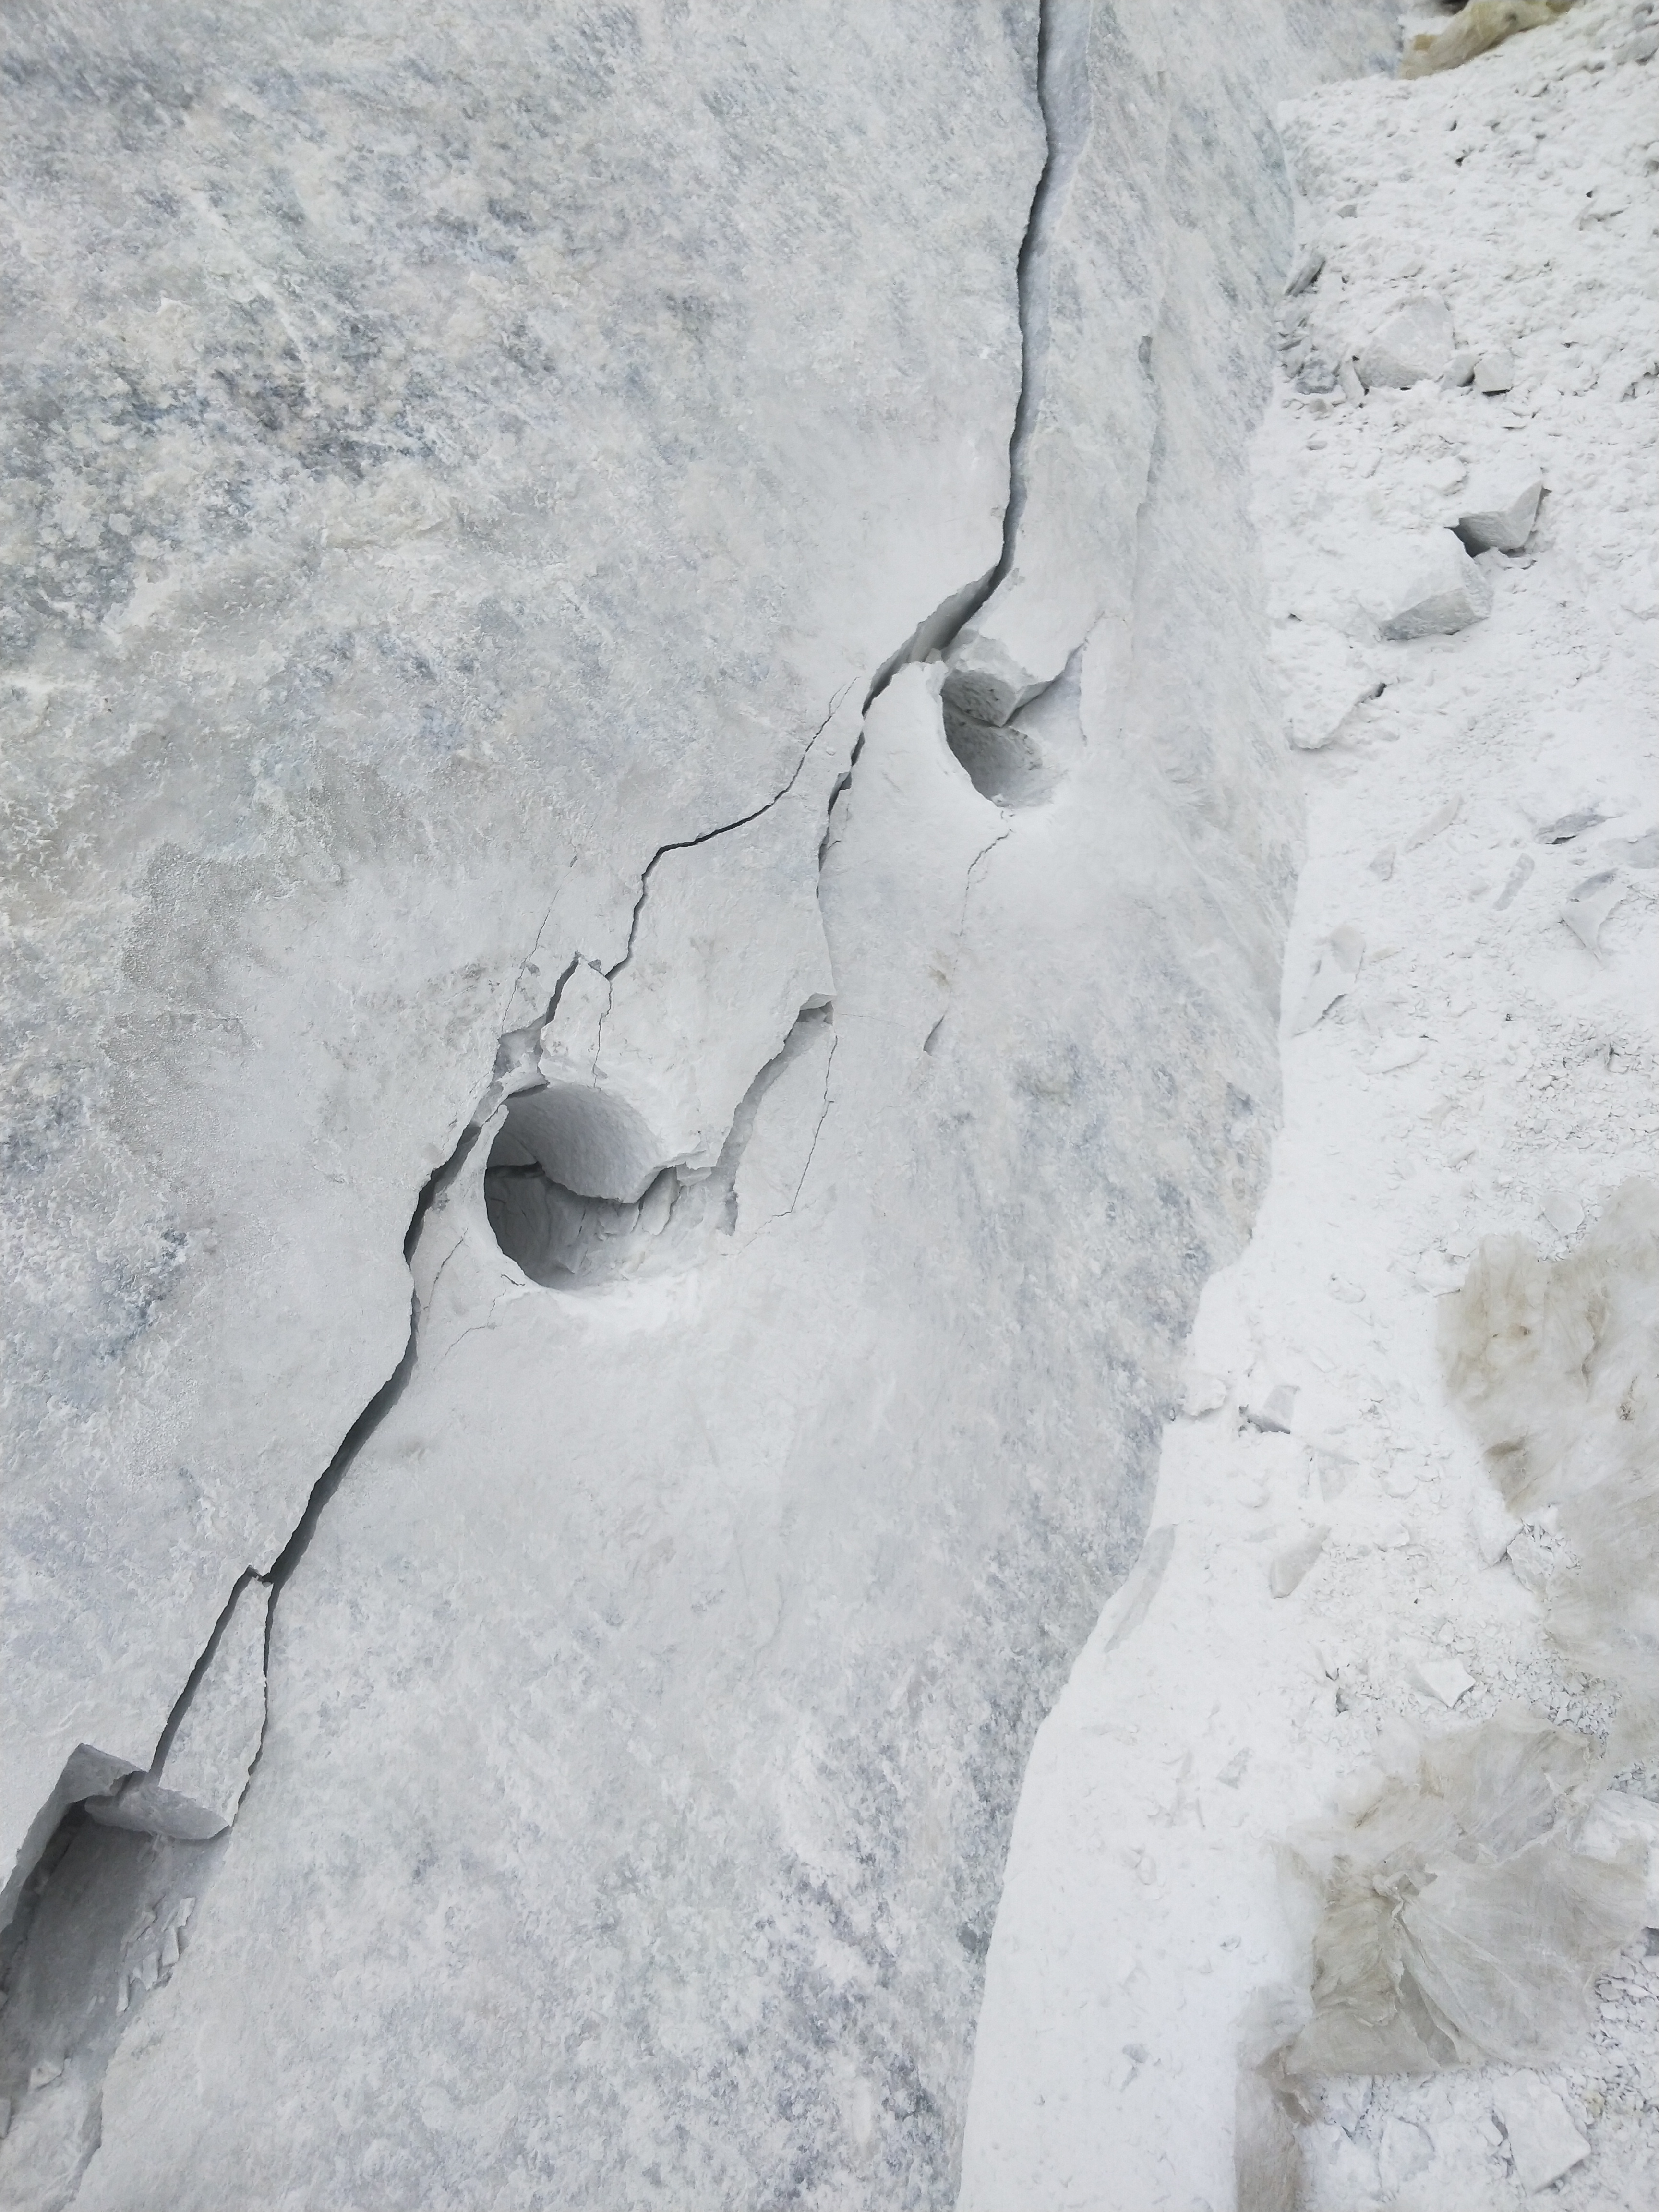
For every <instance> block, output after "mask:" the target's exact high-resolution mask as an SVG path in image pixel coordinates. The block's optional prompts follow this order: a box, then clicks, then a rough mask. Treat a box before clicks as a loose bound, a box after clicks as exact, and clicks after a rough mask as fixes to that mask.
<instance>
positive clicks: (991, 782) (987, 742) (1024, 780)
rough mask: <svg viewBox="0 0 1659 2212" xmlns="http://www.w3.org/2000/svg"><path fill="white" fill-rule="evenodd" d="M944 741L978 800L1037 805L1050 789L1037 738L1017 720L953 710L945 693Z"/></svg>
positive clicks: (1012, 804)
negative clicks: (1003, 721)
mask: <svg viewBox="0 0 1659 2212" xmlns="http://www.w3.org/2000/svg"><path fill="white" fill-rule="evenodd" d="M945 743H946V744H948V745H949V746H950V748H951V751H952V752H953V753H954V754H955V755H956V757H957V760H958V761H960V762H961V763H962V765H963V768H965V769H967V771H968V781H969V782H970V783H971V784H972V785H973V787H974V789H975V791H976V792H978V793H979V795H980V797H981V799H990V800H991V801H992V802H993V803H994V805H998V806H1037V805H1041V804H1042V801H1043V800H1044V799H1047V798H1048V796H1049V795H1050V793H1052V791H1053V789H1054V781H1055V779H1054V776H1053V775H1052V774H1051V773H1050V772H1049V770H1048V766H1047V764H1046V763H1045V762H1044V760H1043V757H1042V752H1041V750H1039V748H1038V745H1037V742H1036V738H1033V737H1031V736H1030V734H1029V733H1028V732H1026V731H1024V730H1022V729H1021V728H1020V727H1019V726H1018V724H1017V723H1012V722H1010V723H1007V724H1005V725H1004V726H1001V727H999V726H997V725H995V724H994V723H991V722H975V721H974V720H971V719H970V718H969V716H968V715H966V714H957V713H954V712H953V711H952V709H951V704H950V699H949V696H948V694H947V696H946V699H945Z"/></svg>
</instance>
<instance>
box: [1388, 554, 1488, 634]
mask: <svg viewBox="0 0 1659 2212" xmlns="http://www.w3.org/2000/svg"><path fill="white" fill-rule="evenodd" d="M1373 559H1374V574H1373V576H1372V578H1371V579H1370V580H1369V581H1368V583H1367V585H1366V586H1365V599H1366V605H1367V606H1368V609H1369V611H1370V614H1371V616H1372V618H1373V619H1374V620H1375V622H1376V628H1377V634H1378V635H1379V636H1382V637H1384V638H1388V639H1390V640H1392V641H1395V642H1396V643H1401V642H1404V641H1407V640H1409V639H1412V638H1419V637H1432V636H1437V635H1446V636H1449V635H1454V634H1455V632H1456V631H1458V630H1460V629H1468V627H1469V624H1470V623H1476V622H1481V621H1484V620H1485V618H1486V616H1487V615H1489V614H1490V613H1491V612H1492V585H1491V583H1490V582H1489V581H1488V580H1487V579H1486V577H1485V576H1484V575H1483V574H1481V572H1480V569H1479V568H1477V567H1476V566H1475V564H1474V562H1473V561H1472V560H1471V559H1470V558H1469V556H1468V553H1467V552H1466V551H1465V550H1464V549H1463V547H1462V544H1459V542H1458V540H1457V538H1456V537H1455V535H1454V534H1453V532H1451V531H1449V530H1435V531H1429V532H1425V533H1424V534H1423V535H1421V536H1420V537H1416V538H1407V539H1402V540H1401V541H1399V542H1397V543H1396V544H1393V545H1391V546H1388V547H1385V548H1383V549H1380V550H1379V551H1378V553H1377V554H1376V556H1373Z"/></svg>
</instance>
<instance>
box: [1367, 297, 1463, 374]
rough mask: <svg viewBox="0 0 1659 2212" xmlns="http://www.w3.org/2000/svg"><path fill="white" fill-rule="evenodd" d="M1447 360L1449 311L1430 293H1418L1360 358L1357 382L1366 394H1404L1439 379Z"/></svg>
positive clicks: (1381, 330) (1402, 307)
mask: <svg viewBox="0 0 1659 2212" xmlns="http://www.w3.org/2000/svg"><path fill="white" fill-rule="evenodd" d="M1451 358H1452V319H1451V309H1450V308H1449V307H1448V306H1447V305H1446V303H1445V301H1443V300H1442V299H1440V298H1438V297H1437V295H1435V294H1434V293H1432V292H1419V293H1417V294H1416V295H1414V296H1413V298H1411V299H1409V300H1407V301H1406V302H1405V303H1404V305H1403V306H1401V307H1397V308H1396V309H1395V312H1394V313H1393V314H1392V315H1390V316H1389V319H1388V321H1387V322H1385V323H1384V324H1383V325H1382V326H1381V328H1380V329H1379V330H1378V331H1377V332H1376V336H1375V337H1373V338H1372V339H1371V341H1370V344H1369V345H1368V346H1366V347H1365V348H1364V351H1363V352H1362V353H1361V354H1360V356H1359V359H1358V372H1359V380H1360V382H1361V383H1362V384H1363V385H1364V386H1365V389H1366V390H1367V391H1368V392H1374V391H1376V390H1377V389H1378V388H1379V387H1380V388H1381V389H1382V390H1383V391H1388V392H1406V391H1408V390H1409V389H1410V388H1411V386H1413V384H1421V383H1422V382H1423V381H1424V380H1425V378H1428V377H1437V376H1440V375H1443V374H1444V372H1445V371H1446V369H1447V368H1449V366H1450V363H1451Z"/></svg>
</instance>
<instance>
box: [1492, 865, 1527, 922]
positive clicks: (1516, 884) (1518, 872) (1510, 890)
mask: <svg viewBox="0 0 1659 2212" xmlns="http://www.w3.org/2000/svg"><path fill="white" fill-rule="evenodd" d="M1534 865H1535V864H1534V860H1533V857H1532V854H1530V853H1522V855H1521V857H1520V859H1519V860H1517V861H1516V864H1515V866H1513V867H1512V868H1511V869H1510V872H1509V874H1508V875H1507V876H1505V878H1504V888H1503V890H1501V891H1499V892H1498V896H1497V897H1496V898H1495V899H1494V900H1493V901H1492V911H1493V912H1494V913H1495V914H1502V912H1503V911H1504V908H1505V907H1506V906H1507V905H1508V904H1509V902H1510V900H1511V899H1512V898H1513V897H1514V896H1515V895H1516V891H1518V890H1520V888H1521V886H1522V884H1524V883H1525V882H1526V880H1527V878H1528V876H1529V875H1530V874H1531V873H1532V872H1533V868H1534Z"/></svg>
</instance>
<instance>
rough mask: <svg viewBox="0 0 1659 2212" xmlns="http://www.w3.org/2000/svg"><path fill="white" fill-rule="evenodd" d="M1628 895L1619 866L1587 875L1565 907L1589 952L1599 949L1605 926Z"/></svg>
mask: <svg viewBox="0 0 1659 2212" xmlns="http://www.w3.org/2000/svg"><path fill="white" fill-rule="evenodd" d="M1624 896H1625V886H1624V885H1623V884H1621V883H1620V880H1619V875H1618V872H1617V870H1616V869H1613V868H1603V869H1602V870H1601V871H1600V872H1599V873H1598V874H1595V875H1593V876H1586V877H1585V878H1584V880H1583V883H1582V884H1579V886H1578V888H1577V890H1576V891H1574V893H1573V894H1572V896H1571V898H1570V899H1569V900H1568V901H1567V902H1566V904H1565V906H1564V907H1563V908H1562V909H1561V919H1562V921H1565V923H1566V925H1567V927H1568V928H1569V929H1570V930H1571V932H1572V933H1573V935H1574V936H1575V937H1576V938H1577V939H1578V942H1579V943H1580V944H1581V945H1583V948H1584V950H1585V951H1587V952H1595V951H1599V950H1600V949H1601V927H1602V924H1603V923H1604V922H1605V921H1607V916H1608V915H1610V914H1611V913H1612V912H1613V908H1614V907H1616V906H1617V905H1618V903H1619V902H1620V899H1622V898H1623V897H1624Z"/></svg>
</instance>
